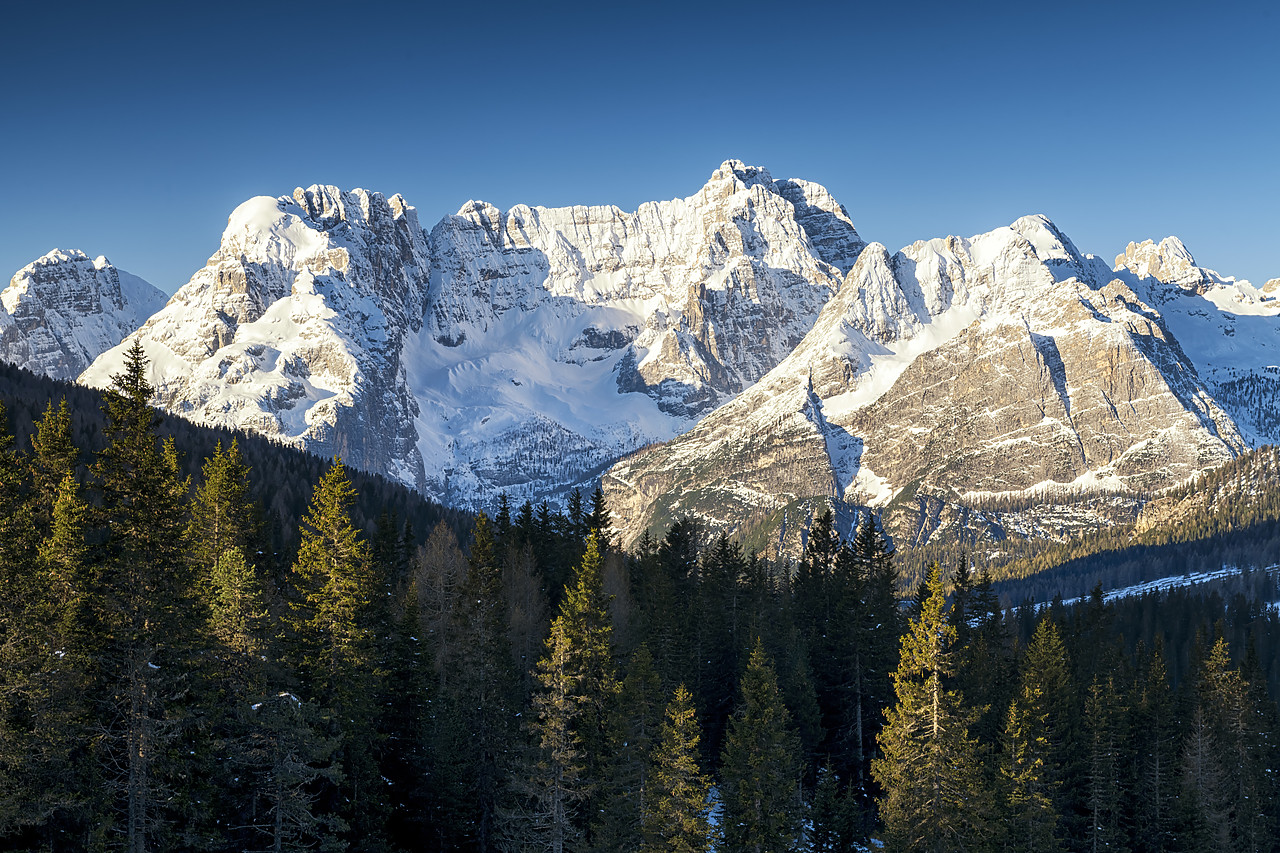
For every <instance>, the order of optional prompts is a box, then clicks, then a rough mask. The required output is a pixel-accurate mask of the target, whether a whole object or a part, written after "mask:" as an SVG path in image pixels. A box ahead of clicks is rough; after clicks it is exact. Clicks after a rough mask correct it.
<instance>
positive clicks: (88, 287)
mask: <svg viewBox="0 0 1280 853" xmlns="http://www.w3.org/2000/svg"><path fill="white" fill-rule="evenodd" d="M163 304H164V294H163V293H161V292H160V291H159V290H157V289H156V288H154V287H152V286H151V285H150V284H148V283H147V282H145V281H143V280H142V279H140V278H138V277H137V276H135V275H131V274H130V273H127V272H125V271H124V270H121V269H117V268H116V267H114V266H112V265H111V262H110V261H108V260H107V259H106V258H104V257H98V258H97V259H93V260H91V259H90V258H89V257H88V256H87V255H85V254H84V253H83V252H76V251H63V250H61V249H54V250H53V251H52V252H49V253H48V254H47V255H45V256H43V257H41V258H38V259H37V260H35V261H32V262H31V263H29V264H27V265H26V266H25V267H23V268H22V269H20V270H18V272H17V273H15V274H14V276H13V278H12V279H11V280H10V281H9V286H8V287H6V288H5V289H4V291H3V292H0V308H2V309H3V310H0V359H3V360H5V361H8V362H11V363H13V364H20V365H22V366H23V367H26V368H27V369H29V370H31V371H33V372H35V373H40V374H43V375H45V376H49V377H52V378H54V379H75V378H76V377H77V376H79V375H80V373H81V372H82V371H83V370H84V369H85V368H86V367H88V366H89V364H90V362H92V361H93V360H94V359H95V358H97V357H98V356H99V355H101V354H102V353H103V352H105V351H106V350H108V349H110V348H111V347H113V346H115V345H116V344H118V343H119V342H120V340H121V339H122V338H124V336H125V335H127V334H129V333H130V332H132V331H133V330H134V329H136V328H137V327H138V326H139V325H141V324H142V321H143V320H145V319H146V318H147V317H149V316H151V314H152V313H154V312H155V311H156V310H157V309H159V308H160V306H161V305H163Z"/></svg>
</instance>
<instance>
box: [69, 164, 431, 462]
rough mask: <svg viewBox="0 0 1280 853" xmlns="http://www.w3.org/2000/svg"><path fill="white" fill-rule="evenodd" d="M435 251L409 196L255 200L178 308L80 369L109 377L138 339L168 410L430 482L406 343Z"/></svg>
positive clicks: (328, 192) (300, 193)
mask: <svg viewBox="0 0 1280 853" xmlns="http://www.w3.org/2000/svg"><path fill="white" fill-rule="evenodd" d="M428 268H429V252H428V247H427V240H426V235H425V234H424V233H423V231H422V228H421V226H420V225H419V224H418V220H417V215H416V213H415V211H414V209H413V208H412V207H409V206H408V205H407V204H406V203H405V201H404V199H402V198H400V196H392V197H390V198H385V197H383V196H382V195H380V194H378V193H370V192H366V191H364V190H354V191H352V192H342V191H341V190H338V189H337V188H336V187H325V186H313V187H311V188H309V189H306V190H302V189H298V190H295V191H294V193H293V195H292V196H282V197H281V198H269V197H265V196H262V197H258V198H254V199H250V200H249V201H247V202H245V203H244V204H242V205H240V207H238V208H236V210H235V211H234V212H233V213H232V214H231V217H230V218H229V220H228V223H227V228H226V231H224V232H223V235H222V244H221V246H220V247H219V249H218V251H217V252H216V253H215V254H214V255H213V257H211V258H210V259H209V262H208V264H207V265H206V266H205V267H204V268H203V269H201V270H200V271H198V272H197V273H196V274H195V275H194V276H192V278H191V281H190V282H188V283H187V284H186V285H184V286H183V287H182V288H181V289H180V290H179V291H178V292H177V293H176V294H174V296H173V298H172V299H171V300H170V301H169V303H168V305H166V306H165V307H164V309H163V310H161V311H160V312H159V313H157V314H156V315H155V316H153V317H152V318H151V319H150V320H148V321H147V322H146V324H145V325H143V326H142V328H140V329H138V330H137V331H136V332H135V333H134V334H132V335H130V336H129V337H128V338H127V339H125V341H124V342H123V343H122V344H121V345H120V346H118V347H116V348H114V349H112V350H110V351H108V352H106V353H104V354H103V355H102V356H101V357H100V358H98V360H97V361H95V362H94V364H93V365H92V366H91V367H90V368H89V369H88V370H86V371H85V373H84V374H83V375H82V376H81V381H82V382H85V383H87V384H90V385H98V386H102V385H105V384H106V383H107V382H108V381H109V378H110V376H111V375H112V374H113V373H116V372H118V371H119V370H120V369H121V367H122V357H123V353H124V351H125V349H126V348H127V347H128V346H130V345H131V344H132V342H133V341H134V340H135V339H136V340H138V341H140V342H141V343H142V345H143V347H144V349H145V350H146V352H147V354H148V356H149V357H150V359H151V370H152V376H151V379H152V381H153V383H154V384H155V386H156V388H157V400H158V403H159V404H160V405H162V406H163V407H165V408H167V409H169V410H170V411H173V412H175V413H177V414H180V415H182V416H184V417H187V418H190V419H192V420H196V421H200V422H204V423H211V424H219V425H224V426H231V427H242V428H245V429H252V430H255V431H257V432H261V433H264V434H266V435H270V436H273V437H275V438H278V439H280V440H282V441H286V442H289V443H292V444H296V445H298V446H303V447H306V448H308V449H310V450H313V451H315V452H317V453H320V454H323V455H330V456H341V457H342V458H343V459H344V461H346V462H347V463H348V464H351V465H355V466H357V467H360V468H364V469H366V470H372V471H379V472H382V473H385V474H387V475H388V476H391V477H393V478H395V479H398V480H400V481H402V482H405V483H408V484H410V485H414V486H419V487H420V486H421V485H422V483H423V481H424V477H425V475H424V471H423V467H422V460H421V457H420V455H419V454H418V450H417V446H416V444H417V434H416V432H415V429H414V419H415V417H416V416H417V405H416V402H415V400H414V399H413V396H412V395H411V394H410V393H409V390H408V384H407V379H406V376H405V373H404V365H403V363H402V362H401V350H402V348H403V345H404V340H405V336H406V335H407V334H409V333H411V332H412V331H413V330H415V329H417V328H418V327H420V326H421V324H422V317H423V313H424V310H425V305H426V297H427V276H428Z"/></svg>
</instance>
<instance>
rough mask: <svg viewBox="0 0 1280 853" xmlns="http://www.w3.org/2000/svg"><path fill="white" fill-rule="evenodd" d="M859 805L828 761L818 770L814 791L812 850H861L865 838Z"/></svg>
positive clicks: (830, 852)
mask: <svg viewBox="0 0 1280 853" xmlns="http://www.w3.org/2000/svg"><path fill="white" fill-rule="evenodd" d="M858 812H859V806H858V803H857V801H856V798H855V791H854V790H853V789H852V787H851V786H845V787H843V789H842V787H841V784H840V779H839V777H838V776H837V775H836V771H835V768H834V767H832V766H831V764H830V763H829V762H828V763H827V764H825V765H823V767H822V768H821V769H820V770H819V771H818V784H817V786H816V787H815V788H814V792H813V809H812V812H811V823H812V828H811V829H810V832H809V849H810V850H811V851H812V853H850V851H853V850H856V849H859V848H858V847H857V846H855V845H856V843H857V841H858V839H860V838H861V837H863V833H862V826H861V821H860V819H859V814H858Z"/></svg>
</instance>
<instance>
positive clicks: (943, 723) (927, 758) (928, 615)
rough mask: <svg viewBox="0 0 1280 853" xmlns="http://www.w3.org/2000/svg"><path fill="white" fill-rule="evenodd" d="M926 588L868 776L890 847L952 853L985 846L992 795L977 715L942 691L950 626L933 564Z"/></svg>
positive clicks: (949, 658)
mask: <svg viewBox="0 0 1280 853" xmlns="http://www.w3.org/2000/svg"><path fill="white" fill-rule="evenodd" d="M925 583H926V589H927V591H928V595H927V597H926V598H925V599H924V600H923V601H922V602H921V612H920V615H919V616H918V617H917V618H915V619H914V620H912V623H911V626H910V628H909V630H908V632H907V634H906V636H905V637H903V639H902V653H901V660H900V662H899V664H898V669H897V671H896V672H895V673H894V690H895V693H896V694H897V699H898V702H897V704H896V705H895V706H894V707H893V708H891V709H890V710H889V714H888V722H887V724H886V725H885V727H884V728H883V729H882V730H881V732H880V749H881V753H882V757H880V758H878V759H876V760H875V761H874V762H873V763H872V772H873V774H874V776H875V779H876V781H877V782H878V783H879V785H880V787H881V789H882V790H883V792H884V794H883V795H882V797H881V800H880V816H881V820H883V822H884V827H885V833H886V835H887V837H888V840H889V844H890V847H891V849H892V850H894V851H931V853H950V851H963V850H971V849H974V848H976V847H978V846H979V845H981V844H982V843H984V842H985V840H986V838H987V836H988V833H989V828H988V821H989V818H990V813H991V808H992V797H991V792H990V791H989V790H987V788H986V781H985V779H984V778H983V772H982V764H981V760H980V758H979V754H978V744H977V743H976V742H975V741H974V740H973V739H972V738H970V737H969V733H968V728H969V725H970V724H971V723H972V721H973V719H974V716H975V715H974V714H973V712H972V711H971V710H970V709H969V708H968V707H967V706H966V705H965V703H964V699H963V697H962V696H961V695H960V694H959V693H957V692H956V691H954V690H948V689H947V687H946V684H947V682H948V680H949V679H950V678H951V677H952V676H953V675H954V672H955V670H954V666H955V664H954V650H953V648H952V646H953V643H954V641H955V628H954V627H953V626H952V625H950V624H949V622H948V620H947V611H946V599H945V597H944V595H943V592H942V578H941V571H940V569H939V568H938V566H937V564H936V563H935V564H934V565H933V566H932V567H931V568H930V571H929V576H928V578H927V580H926V581H925Z"/></svg>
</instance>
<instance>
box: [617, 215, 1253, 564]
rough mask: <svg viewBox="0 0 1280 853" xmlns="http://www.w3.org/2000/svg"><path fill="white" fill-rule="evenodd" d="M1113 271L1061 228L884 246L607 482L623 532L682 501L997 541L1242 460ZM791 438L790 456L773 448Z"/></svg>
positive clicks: (723, 515) (901, 532)
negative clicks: (753, 369)
mask: <svg viewBox="0 0 1280 853" xmlns="http://www.w3.org/2000/svg"><path fill="white" fill-rule="evenodd" d="M1167 244H1168V241H1166V245H1167ZM1108 272H1109V271H1108V270H1106V269H1105V268H1102V269H1101V270H1099V268H1098V264H1097V262H1096V260H1095V259H1092V258H1089V257H1086V256H1081V255H1080V254H1079V252H1078V251H1077V250H1076V249H1075V247H1074V246H1072V245H1071V243H1070V242H1069V241H1068V240H1066V238H1065V237H1064V236H1063V235H1062V234H1061V232H1059V231H1058V230H1057V229H1056V228H1055V227H1054V226H1053V225H1052V223H1050V222H1049V221H1048V220H1046V219H1044V218H1043V217H1026V218H1024V219H1020V220H1018V221H1017V222H1015V223H1014V224H1013V225H1012V226H1010V227H1009V228H1003V229H997V230H996V231H993V232H990V233H988V234H983V235H979V236H977V237H974V238H971V239H968V240H964V239H960V238H954V237H950V238H945V239H941V240H931V241H926V242H920V243H915V244H912V245H911V246H908V247H906V248H905V249H903V250H902V251H901V252H898V253H897V254H895V255H892V256H890V255H889V254H888V253H887V252H886V251H885V250H884V248H883V247H882V246H879V245H876V244H872V245H871V246H869V247H867V248H866V250H865V251H863V252H862V254H861V257H860V258H859V260H858V262H857V264H856V265H855V266H854V268H853V269H852V270H851V271H850V273H849V275H848V276H847V277H846V279H845V281H844V284H843V285H842V287H841V290H840V292H839V293H838V294H837V296H836V297H835V298H834V299H832V300H831V302H830V303H828V305H827V306H826V308H825V309H824V311H823V313H822V315H821V316H820V317H819V319H818V321H817V322H816V323H815V325H814V328H813V329H812V331H811V332H810V333H809V335H807V336H806V338H805V339H804V341H803V342H802V343H801V344H800V345H799V346H798V347H797V348H796V350H795V351H794V352H793V353H792V354H791V356H789V357H788V358H787V359H786V360H785V361H783V362H782V363H781V364H779V366H778V367H777V368H775V369H774V370H773V371H772V372H771V373H769V374H768V375H767V376H765V377H764V378H763V379H762V380H761V381H760V382H759V383H758V384H757V385H755V386H754V387H752V388H751V389H749V390H748V391H746V392H745V393H743V394H742V395H740V396H739V397H738V398H737V399H735V400H734V401H732V402H730V403H729V404H727V405H726V406H724V407H723V408H721V409H719V410H717V411H716V412H714V413H713V414H712V415H710V416H709V417H707V418H706V419H705V420H704V421H703V422H702V423H700V424H699V425H698V426H697V427H696V428H695V429H694V430H691V431H690V432H689V433H687V434H685V435H683V436H680V437H679V438H677V439H675V440H674V441H671V442H669V443H666V444H664V445H661V446H658V447H655V448H651V449H648V450H646V451H645V452H643V453H640V454H636V455H633V456H631V457H629V458H627V459H624V460H623V461H621V462H620V463H619V464H618V465H616V466H615V467H614V468H613V469H611V470H610V471H609V472H608V474H607V475H606V477H605V480H604V483H605V491H606V497H607V498H609V499H610V501H611V503H613V504H616V505H618V506H620V507H624V508H625V509H624V511H622V512H620V513H619V517H621V518H629V519H634V521H633V522H632V523H631V525H630V526H628V527H627V528H625V529H624V530H622V531H620V532H621V533H622V535H623V539H624V540H625V541H629V540H630V539H631V538H634V536H636V535H638V534H639V533H640V532H641V531H642V530H643V529H645V528H646V527H648V526H650V525H651V524H653V523H655V522H657V523H659V525H660V523H661V522H662V521H664V520H665V519H666V517H668V516H670V515H671V513H672V512H673V509H672V508H673V507H674V508H676V509H675V511H677V512H682V513H690V514H693V515H697V516H700V517H702V518H703V519H704V521H706V522H707V523H708V524H709V525H711V526H713V527H719V528H722V529H723V528H732V527H734V526H735V525H740V524H741V523H742V522H743V520H750V519H759V518H762V517H766V518H767V517H770V513H771V512H773V511H776V510H777V509H779V508H781V507H786V506H788V505H792V504H795V503H796V502H799V501H804V500H806V499H813V498H818V499H826V500H828V501H833V502H838V503H843V504H847V505H849V506H864V505H870V506H874V507H879V508H881V509H882V510H883V511H884V512H885V513H886V520H887V522H888V524H889V527H890V529H891V530H892V531H893V532H894V533H895V534H896V535H897V536H899V537H900V538H903V539H905V540H906V541H911V542H921V541H925V540H927V539H928V538H930V537H932V536H935V535H939V534H940V533H945V529H944V528H945V527H946V525H947V524H959V523H962V522H963V523H968V521H966V520H964V518H963V517H964V516H965V515H966V513H967V512H968V510H981V511H983V512H984V513H985V516H984V519H983V525H984V526H985V527H986V528H987V529H988V530H989V531H995V533H994V535H999V530H1000V526H1001V524H1002V520H1001V512H1000V511H995V510H1004V511H1007V512H1015V511H1017V512H1022V511H1023V510H1024V509H1025V507H1026V506H1028V505H1033V504H1034V505H1038V506H1039V507H1040V509H1041V514H1043V513H1044V512H1049V513H1051V514H1052V513H1058V514H1061V513H1062V509H1061V506H1062V505H1064V504H1066V503H1068V502H1073V503H1078V502H1079V499H1080V498H1081V497H1082V496H1087V495H1098V496H1104V497H1116V496H1118V497H1121V498H1123V497H1126V496H1127V497H1129V498H1133V497H1134V496H1142V495H1146V494H1149V493H1150V492H1152V491H1155V490H1158V489H1161V488H1165V487H1169V486H1172V485H1174V484H1176V483H1179V482H1181V481H1183V480H1185V479H1187V478H1188V477H1190V476H1191V475H1193V474H1195V473H1197V472H1199V471H1203V470H1205V469H1207V468H1210V467H1213V466H1215V465H1218V464H1221V463H1222V462H1224V461H1226V460H1228V459H1230V458H1231V457H1232V456H1233V455H1234V454H1236V453H1238V452H1240V451H1241V450H1243V449H1244V448H1245V447H1246V446H1247V445H1248V441H1247V439H1246V437H1244V436H1242V435H1241V433H1240V432H1239V430H1238V429H1237V427H1236V424H1235V422H1234V420H1233V419H1232V418H1231V417H1230V415H1229V414H1228V413H1227V412H1226V411H1224V409H1223V408H1222V407H1221V406H1220V405H1218V403H1217V402H1216V400H1215V399H1214V398H1213V396H1212V394H1211V393H1210V392H1209V390H1208V389H1207V388H1206V386H1205V384H1204V382H1203V381H1201V379H1200V378H1199V376H1198V373H1197V370H1196V365H1195V363H1194V362H1193V361H1192V360H1191V358H1190V357H1189V356H1188V355H1187V353H1186V352H1185V351H1184V349H1183V347H1182V346H1181V345H1180V343H1179V342H1178V340H1177V339H1176V338H1175V337H1174V336H1173V335H1172V334H1171V333H1170V331H1169V329H1168V327H1167V326H1166V324H1165V323H1164V320H1163V318H1162V316H1161V315H1160V313H1159V312H1157V311H1156V310H1155V309H1154V308H1152V307H1151V306H1150V305H1149V304H1147V303H1146V302H1145V301H1144V300H1143V299H1142V298H1141V297H1140V295H1139V293H1138V292H1136V291H1135V289H1134V287H1133V286H1131V284H1133V283H1136V282H1126V281H1125V280H1123V279H1121V278H1116V277H1112V276H1109V275H1107V274H1106V273H1108ZM1183 278H1185V279H1186V280H1192V278H1193V277H1192V276H1190V275H1185V274H1184V275H1183ZM1273 325H1274V322H1273ZM776 435H786V436H787V441H786V447H787V453H786V455H785V456H783V455H776V454H763V453H761V452H759V448H760V446H761V442H762V441H764V440H767V439H768V438H770V437H773V436H776ZM762 484H767V486H764V487H762ZM1113 503H1114V504H1115V506H1114V508H1113V509H1114V511H1115V512H1119V513H1122V514H1127V515H1129V516H1132V513H1133V512H1134V508H1135V507H1134V503H1133V501H1132V500H1129V501H1124V500H1118V501H1114V502H1113ZM949 507H954V508H956V509H949ZM993 508H994V509H993ZM1095 509H1096V508H1095ZM1091 511H1092V510H1091ZM1025 521H1026V520H1025V519H1023V520H1021V521H1019V522H1018V523H1020V524H1025ZM1054 523H1055V525H1056V526H1059V527H1067V526H1069V524H1067V523H1066V522H1063V521H1062V520H1061V519H1059V520H1057V521H1055V522H1054Z"/></svg>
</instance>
